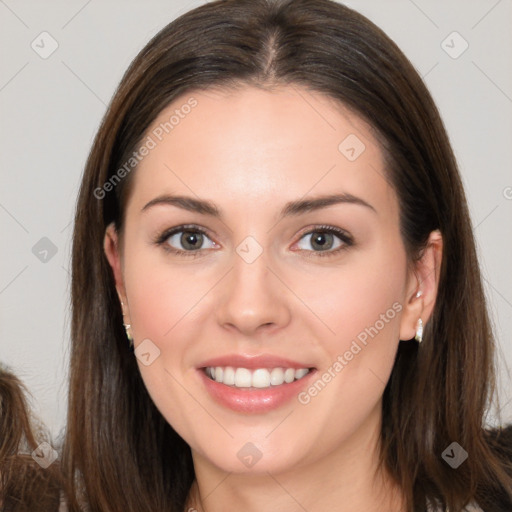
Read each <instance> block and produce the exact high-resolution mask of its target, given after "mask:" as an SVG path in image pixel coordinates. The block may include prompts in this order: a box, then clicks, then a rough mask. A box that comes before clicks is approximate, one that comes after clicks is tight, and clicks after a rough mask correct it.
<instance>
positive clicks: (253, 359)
mask: <svg viewBox="0 0 512 512" xmlns="http://www.w3.org/2000/svg"><path fill="white" fill-rule="evenodd" d="M197 370H198V374H199V377H200V379H201V381H202V384H203V386H204V388H205V390H206V392H207V393H208V394H209V395H210V397H211V398H213V400H215V402H217V403H218V404H220V405H222V406H225V407H228V408H230V409H232V410H234V411H237V412H245V413H262V412H267V411H270V410H272V409H275V408H278V407H280V406H282V405H284V404H285V403H287V402H289V401H290V400H292V399H293V397H295V396H297V395H298V393H299V392H300V391H301V389H303V388H304V387H305V386H307V385H308V383H309V381H310V380H311V378H312V375H313V374H315V373H316V369H315V368H314V367H312V366H311V365H310V364H308V363H305V362H300V361H293V360H290V359H287V358H282V357H278V356H273V355H269V354H259V355H254V356H245V355H240V354H232V355H228V356H222V357H217V358H213V359H209V360H207V361H204V362H203V363H201V365H200V366H199V367H198V368H197Z"/></svg>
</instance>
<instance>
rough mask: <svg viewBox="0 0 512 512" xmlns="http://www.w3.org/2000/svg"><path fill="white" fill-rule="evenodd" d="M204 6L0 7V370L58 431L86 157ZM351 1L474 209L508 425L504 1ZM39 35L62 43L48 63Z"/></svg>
mask: <svg viewBox="0 0 512 512" xmlns="http://www.w3.org/2000/svg"><path fill="white" fill-rule="evenodd" d="M200 4H201V1H199V0H198V1H155V0H152V1H146V2H141V1H139V2H135V1H124V2H121V1H105V0H104V1H100V0H89V1H84V0H72V1H70V0H66V1H60V2H57V1H45V2H44V3H43V2H36V1H21V0H5V1H3V0H0V45H1V48H2V54H1V62H0V109H1V117H0V119H1V124H0V130H1V132H0V162H1V165H0V169H1V183H2V186H1V189H0V226H1V233H0V234H1V241H2V259H1V267H0V361H2V362H3V363H5V364H7V365H8V366H10V367H11V368H12V369H14V370H15V372H16V373H17V374H18V375H19V376H20V377H21V379H22V380H23V381H24V382H25V383H26V385H27V387H28V389H29V391H30V392H31V393H32V395H33V400H32V405H33V407H34V409H35V412H36V413H37V414H39V415H40V417H41V418H42V419H43V421H44V422H45V423H46V424H47V425H48V426H49V428H50V429H51V431H52V432H53V434H54V435H56V434H58V432H59V431H60V430H61V429H62V427H63V426H64V422H65V412H66V411H65V408H66V386H67V384H66V379H67V369H66V366H67V358H68V347H69V321H70V314H69V284H70V283H69V277H70V276H69V261H70V247H71V235H72V225H71V221H72V218H73V209H74V203H75V199H76V195H77V191H78V186H79V183H80V177H81V173H82V170H83V166H84V163H85V159H86V156H87V154H88V151H89V149H90V145H91V143H92V140H93V137H94V134H95V132H96V130H97V128H98V126H99V123H100V120H101V118H102V116H103V114H104V112H105V108H106V105H107V104H108V102H109V101H110V98H111V96H112V94H113V92H114V89H115V87H116V86H117V84H118V82H119V80H120V78H121V76H122V73H123V72H124V70H125V69H126V68H127V67H128V65H129V63H130V62H131V60H132V59H133V58H134V57H135V55H136V54H137V52H138V51H139V50H140V49H141V48H142V47H143V46H144V45H145V44H146V42H147V41H149V39H150V38H151V37H152V36H153V35H154V34H155V33H156V32H157V31H158V30H160V29H161V28H162V27H163V26H164V25H166V24H167V23H168V22H170V21H171V20H172V19H173V18H175V17H176V16H178V15H180V14H182V13H183V12H185V11H187V10H189V9H190V8H192V7H195V6H197V5H200ZM347 4H348V5H349V6H351V7H354V8H355V9H357V10H359V11H360V12H362V13H363V14H365V15H366V16H368V17H369V18H370V19H371V20H373V21H374V22H375V23H377V25H379V26H380V27H382V28H383V29H384V30H385V31H386V32H387V33H388V34H389V35H390V36H391V37H392V38H393V39H394V40H395V41H396V42H397V44H398V45H399V46H400V47H401V48H402V50H403V51H404V52H405V54H406V55H407V56H408V57H409V58H410V59H411V61H412V62H413V64H414V65H415V66H416V68H417V69H418V71H419V72H420V74H421V75H422V76H423V77H424V78H425V81H426V83H427V85H428V87H429V89H430V90H431V92H432V94H433V96H434V99H435V100H436V102H437V104H438V106H439V107H440V110H441V113H442V115H443V119H444V121H445V123H446V126H447V129H448V132H449V134H450V138H451V141H452V144H453V146H454V149H455V153H456V156H457V158H458V161H459V164H460V169H461V173H462V177H463V180H464V183H465V187H466V192H467V196H468V200H469V203H470V209H471V216H472V222H473V227H474V229H475V234H476V238H477V243H478V251H479V254H480V259H481V265H482V270H483V275H484V278H485V281H484V284H485V286H486V292H487V296H488V301H489V308H490V310H491V315H492V318H493V320H494V324H495V329H496V334H497V337H498V343H499V346H498V358H499V371H500V379H501V381H500V388H501V392H500V401H501V403H500V405H501V411H502V416H503V420H504V422H510V421H512V392H511V388H512V386H511V382H512V380H511V375H510V370H509V368H511V367H512V344H511V339H510V333H511V331H512V329H511V328H512V271H511V270H510V254H511V253H512V250H511V249H512V241H511V237H510V235H511V230H510V227H511V225H512V222H511V220H512V173H511V166H510V164H511V161H512V137H511V135H512V115H511V113H512V58H511V56H512V35H511V34H512V30H511V28H512V27H511V20H512V1H511V0H499V1H497V0H478V1H476V0H473V1H468V0H460V1H455V0H451V1H446V0H445V1H426V0H414V1H413V0H393V1H382V0H351V1H350V2H347ZM44 31H46V32H48V33H49V34H50V35H51V38H53V39H54V40H55V41H56V42H57V44H58V48H57V49H56V51H55V52H54V53H53V54H51V55H50V56H49V57H47V58H46V59H43V58H42V57H41V56H40V53H41V52H43V51H48V50H49V49H50V48H51V42H52V41H51V38H50V36H40V34H41V33H42V32H44ZM454 31H456V32H458V33H459V34H460V37H459V36H458V35H450V34H452V33H453V32H454ZM448 36H449V37H448ZM443 41H444V43H443ZM464 41H466V42H467V44H468V45H469V46H468V48H467V49H466V51H464V52H463V53H461V54H460V55H458V54H459V53H460V52H461V51H462V50H463V49H464V47H465V44H466V43H465V42H464ZM33 42H34V43H33ZM31 44H34V46H35V47H36V48H37V50H38V51H39V52H40V53H37V52H36V51H35V50H34V49H33V48H32V47H31ZM36 45H37V46H36ZM450 54H451V55H450ZM454 57H456V58H454ZM44 237H46V238H47V239H48V240H46V239H44ZM41 239H43V240H41ZM34 247H35V248H34ZM45 250H46V251H48V252H47V253H45V252H44V251H45ZM55 251H56V252H55ZM53 252H55V254H53ZM464 328H465V326H464V325H461V326H460V329H464ZM495 421H496V420H495V415H494V414H492V415H491V416H490V418H489V423H494V422H495Z"/></svg>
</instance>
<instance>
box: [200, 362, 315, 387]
mask: <svg viewBox="0 0 512 512" xmlns="http://www.w3.org/2000/svg"><path fill="white" fill-rule="evenodd" d="M205 372H206V375H208V377H210V379H212V380H215V381H216V382H219V383H222V384H225V385H227V386H235V387H237V388H250V387H254V388H268V387H270V386H280V385H282V384H285V383H286V384H289V383H290V382H293V381H294V380H299V379H302V377H304V376H305V375H307V374H308V373H309V370H308V369H307V368H299V369H298V370H296V369H295V368H258V369H257V370H253V371H251V370H248V369H247V368H233V367H232V366H226V367H223V366H216V367H213V366H208V367H207V368H206V369H205Z"/></svg>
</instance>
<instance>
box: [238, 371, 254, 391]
mask: <svg viewBox="0 0 512 512" xmlns="http://www.w3.org/2000/svg"><path fill="white" fill-rule="evenodd" d="M251 380H252V379H251V372H250V371H249V370H248V369H247V368H237V369H236V371H235V386H236V387H237V388H250V387H251Z"/></svg>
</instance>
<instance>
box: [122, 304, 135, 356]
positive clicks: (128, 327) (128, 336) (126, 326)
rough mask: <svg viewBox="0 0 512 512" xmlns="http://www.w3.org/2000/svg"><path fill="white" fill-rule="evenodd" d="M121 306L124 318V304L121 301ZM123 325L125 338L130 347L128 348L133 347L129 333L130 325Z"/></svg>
mask: <svg viewBox="0 0 512 512" xmlns="http://www.w3.org/2000/svg"><path fill="white" fill-rule="evenodd" d="M121 306H123V317H124V316H125V314H124V302H123V301H121ZM123 325H124V329H125V331H126V337H127V338H128V342H129V345H130V347H133V336H132V334H131V332H130V331H131V327H132V326H131V324H125V323H124V322H123Z"/></svg>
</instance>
